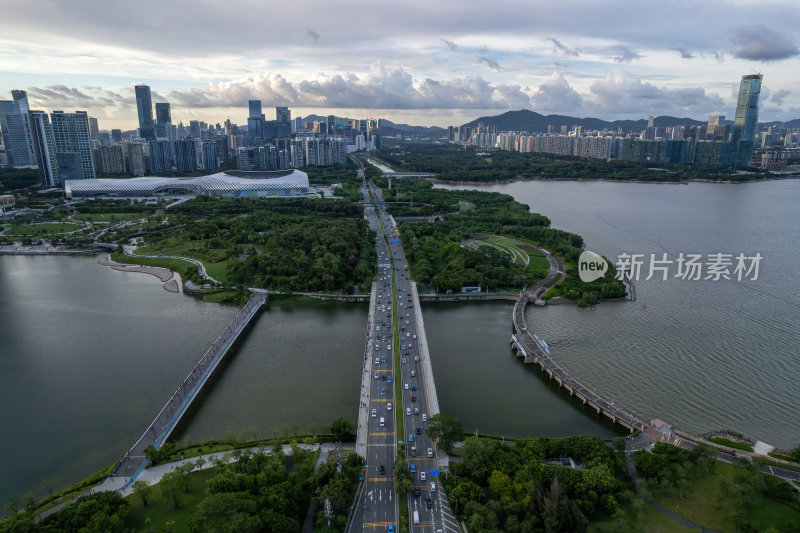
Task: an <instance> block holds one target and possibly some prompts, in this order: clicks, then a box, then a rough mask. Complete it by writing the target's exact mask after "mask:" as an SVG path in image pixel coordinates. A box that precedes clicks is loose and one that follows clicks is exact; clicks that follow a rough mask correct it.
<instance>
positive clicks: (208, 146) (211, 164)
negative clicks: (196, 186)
mask: <svg viewBox="0 0 800 533" xmlns="http://www.w3.org/2000/svg"><path fill="white" fill-rule="evenodd" d="M201 152H202V153H203V169H204V170H219V158H218V157H217V143H216V141H203V143H202V147H201Z"/></svg>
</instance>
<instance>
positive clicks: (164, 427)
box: [104, 292, 266, 490]
mask: <svg viewBox="0 0 800 533" xmlns="http://www.w3.org/2000/svg"><path fill="white" fill-rule="evenodd" d="M265 303H266V293H264V292H254V293H253V295H252V296H251V297H250V299H249V300H248V301H247V303H246V304H245V306H244V307H243V308H242V309H241V311H239V313H238V314H237V315H236V316H235V317H234V318H233V320H231V322H230V324H228V325H227V327H226V328H225V329H224V330H223V331H222V333H220V334H219V336H218V337H217V338H216V339H215V340H214V343H213V344H212V345H211V347H210V348H209V349H208V350H207V351H206V352H205V353H204V354H203V356H202V357H201V358H200V360H199V361H198V362H197V364H196V365H195V366H194V368H192V370H191V371H190V372H189V374H188V375H187V376H186V378H185V379H184V380H183V382H182V383H181V384H180V385H178V388H177V389H175V392H173V393H172V396H170V398H169V400H167V403H166V404H165V405H164V407H163V408H162V409H161V411H159V413H158V414H157V415H156V417H155V419H153V421H152V422H151V423H150V424H149V425H148V426H147V429H145V431H144V433H143V434H142V436H141V437H139V440H137V441H136V443H135V444H134V445H133V446H131V448H130V449H129V450H128V452H127V453H126V454H125V456H124V457H123V458H122V460H121V461H120V462H119V463H117V465H116V466H115V467H114V470H112V472H111V475H110V476H109V478H108V480H107V483H104V485H106V484H108V485H110V486H108V487H107V488H108V489H109V490H119V489H125V488H127V487H128V486H130V484H131V483H133V482H134V481H135V480H136V478H137V477H138V476H139V475H140V474H141V472H142V470H143V469H144V468H145V466H146V465H147V459H146V457H145V450H146V449H147V448H148V447H150V446H153V447H154V448H156V449H158V448H160V447H161V446H162V445H163V444H164V443H165V442H166V441H167V439H168V438H169V436H170V435H171V434H172V432H173V430H174V429H175V427H176V426H177V425H178V422H180V420H181V418H182V417H183V415H184V414H185V413H186V411H187V409H188V408H189V406H190V405H191V403H192V401H193V400H194V399H195V398H196V397H197V395H198V393H199V392H200V390H202V388H203V385H205V383H206V382H207V381H208V379H209V377H211V375H212V374H213V372H214V370H215V369H216V368H217V366H218V365H219V363H220V361H222V359H223V358H224V357H225V355H226V354H227V353H228V351H229V350H230V348H231V346H233V344H234V343H235V342H236V340H237V339H238V338H239V335H240V334H241V332H242V331H243V330H244V328H245V327H246V326H247V325H248V324H249V323H250V320H252V318H253V317H254V316H255V315H256V314H257V313H258V311H259V310H260V309H261V307H262V306H263V305H264V304H265Z"/></svg>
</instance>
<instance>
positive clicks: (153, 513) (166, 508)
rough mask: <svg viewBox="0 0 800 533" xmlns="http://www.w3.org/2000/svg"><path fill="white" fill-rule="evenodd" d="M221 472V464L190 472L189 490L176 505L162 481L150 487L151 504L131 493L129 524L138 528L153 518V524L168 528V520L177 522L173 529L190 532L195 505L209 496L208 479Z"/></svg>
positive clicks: (178, 532)
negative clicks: (206, 491) (206, 495)
mask: <svg viewBox="0 0 800 533" xmlns="http://www.w3.org/2000/svg"><path fill="white" fill-rule="evenodd" d="M216 474H217V468H216V467H212V468H207V469H206V470H201V471H199V472H192V473H191V474H187V479H188V481H189V492H188V493H184V494H183V502H182V504H181V506H180V507H178V508H177V509H175V507H173V505H172V502H170V501H169V500H168V499H167V498H166V497H164V495H162V494H161V487H160V485H152V486H151V487H150V498H149V501H148V502H147V507H145V506H144V505H143V504H142V500H141V499H140V498H139V496H137V495H136V494H131V495H130V496H128V497H127V498H126V499H127V500H128V501H129V502H130V504H131V506H130V513H129V514H128V516H127V517H126V518H125V525H126V526H127V527H129V528H132V529H134V530H135V531H142V530H144V529H146V522H145V521H146V520H147V518H150V521H151V522H150V524H151V527H152V528H155V529H160V530H166V529H168V528H166V525H167V522H173V526H172V529H171V530H170V531H172V532H173V533H189V532H190V531H191V529H190V527H189V525H190V520H191V516H192V512H193V511H194V508H195V506H197V504H198V503H200V500H202V499H203V498H204V497H205V483H206V481H207V480H208V479H211V478H212V477H214V476H215V475H216Z"/></svg>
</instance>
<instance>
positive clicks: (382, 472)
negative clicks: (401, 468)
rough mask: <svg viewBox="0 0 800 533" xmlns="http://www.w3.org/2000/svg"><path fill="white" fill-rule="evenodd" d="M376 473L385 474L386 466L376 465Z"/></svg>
mask: <svg viewBox="0 0 800 533" xmlns="http://www.w3.org/2000/svg"><path fill="white" fill-rule="evenodd" d="M378 473H380V474H385V473H386V467H385V466H384V465H381V466H379V467H378Z"/></svg>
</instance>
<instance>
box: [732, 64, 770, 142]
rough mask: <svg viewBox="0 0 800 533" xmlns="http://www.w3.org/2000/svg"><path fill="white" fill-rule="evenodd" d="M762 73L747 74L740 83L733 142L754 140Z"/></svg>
mask: <svg viewBox="0 0 800 533" xmlns="http://www.w3.org/2000/svg"><path fill="white" fill-rule="evenodd" d="M762 78H763V75H762V74H746V75H744V76H742V83H741V85H739V101H738V102H737V103H736V116H735V117H734V119H733V142H735V143H738V142H739V141H753V140H754V139H755V134H756V124H757V123H758V97H759V95H760V94H761V79H762Z"/></svg>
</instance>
